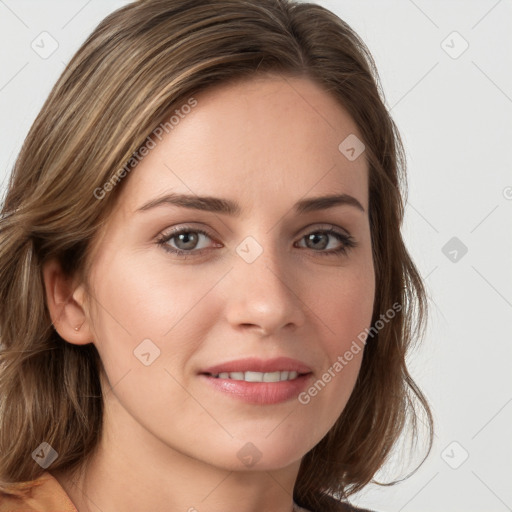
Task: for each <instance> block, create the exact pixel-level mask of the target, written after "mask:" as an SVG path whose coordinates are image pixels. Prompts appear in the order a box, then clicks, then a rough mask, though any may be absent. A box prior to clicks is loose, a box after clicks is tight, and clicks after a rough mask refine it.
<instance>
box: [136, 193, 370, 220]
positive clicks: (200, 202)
mask: <svg viewBox="0 0 512 512" xmlns="http://www.w3.org/2000/svg"><path fill="white" fill-rule="evenodd" d="M163 205H175V206H181V207H182V208H191V209H194V210H202V211H208V212H214V213H224V214H226V215H231V216H240V214H241V213H242V209H241V207H240V205H239V204H238V203H237V202H235V201H232V200H230V199H223V198H220V197H212V196H196V195H188V194H174V193H171V194H166V195H164V196H162V197H159V198H156V199H152V200H151V201H149V202H148V203H146V204H144V205H143V206H141V207H140V208H138V209H137V210H136V211H137V212H143V211H147V210H151V209H153V208H156V207H158V206H163ZM341 205H347V206H353V207H354V208H357V209H358V210H360V211H362V212H364V211H365V209H364V208H363V205H362V204H361V203H360V202H359V201H358V200H357V199H356V198H355V197H353V196H351V195H348V194H334V195H327V196H318V197H310V198H307V199H301V200H300V201H297V203H295V205H294V211H295V213H297V214H305V213H310V212H314V211H319V210H327V209H328V208H333V207H335V206H341Z"/></svg>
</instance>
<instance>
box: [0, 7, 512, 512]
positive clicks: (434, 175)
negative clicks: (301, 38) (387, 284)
mask: <svg viewBox="0 0 512 512" xmlns="http://www.w3.org/2000/svg"><path fill="white" fill-rule="evenodd" d="M125 3H127V2H124V1H113V0H108V1H106V0H89V1H86V0H66V1H56V0H53V1H48V0H45V1H41V0H38V1H28V0H0V52H1V53H0V112H1V118H0V140H1V141H2V146H1V152H0V172H1V175H0V179H1V181H2V185H1V192H2V194H3V193H4V191H5V186H6V180H7V177H8V174H9V172H10V169H11V167H12V165H13V163H14V160H15V157H16V154H17V153H18V151H19V149H20V147H21V144H22V142H23V139H24V137H25V136H26V134H27V132H28V129H29V128H30V125H31V123H32V121H33V120H34V118H35V116H36V114H37V112H38V111H39V109H40V108H41V106H42V104H43V101H44V100H45V98H46V96H47V95H48V93H49V91H50V89H51V87H52V86H53V84H54V82H55V81H56V79H57V77H58V76H59V75H60V73H61V72H62V71H63V69H64V66H65V64H66V63H67V61H68V60H69V59H70V57H71V56H72V55H73V53H74V52H75V51H76V50H77V49H78V47H79V45H80V44H81V43H82V42H83V40H84V39H85V38H86V36H87V35H88V34H89V33H90V32H91V31H92V30H93V29H94V27H95V26H96V25H97V23H98V22H99V21H100V20H101V19H102V18H104V17H105V16H106V15H107V14H108V13H110V12H112V11H113V10H115V9H116V8H117V7H120V6H121V5H124V4H125ZM317 3H320V4H321V5H324V6H325V7H327V8H329V9H331V10H333V11H334V12H335V13H336V14H338V15H339V16H340V17H341V18H342V19H344V20H345V21H347V22H348V24H349V25H351V26H352V27H353V28H354V29H355V30H356V32H358V33H359V35H360V36H361V37H362V38H363V40H364V41H365V42H366V43H367V45H368V46H369V48H370V50H371V52H372V53H373V55H374V57H375V60H376V63H377V66H378V68H379V72H380V76H381V79H382V84H383V87H384V91H385V94H386V100H387V105H388V107H389V108H390V109H391V114H392V116H393V118H394V119H395V121H396V123H397V124H398V127H399V129H400V131H401V134H402V137H403V140H404V143H405V146H406V149H407V156H408V164H409V166H408V169H409V197H408V203H407V210H406V219H405V224H404V228H403V232H404V235H405V237H406V242H407V243H408V247H409V249H410V252H411V254H412V256H413V258H414V260H415V262H416V263H417V265H418V267H419V269H420V271H421V274H422V275H423V277H424V278H425V280H426V285H427V288H428V292H429V295H430V303H431V316H430V323H429V328H428V331H427V334H426V336H425V339H424V341H423V345H422V346H421V348H420V349H419V350H418V351H416V352H415V353H413V354H412V355H411V368H412V372H413V375H414V377H415V378H416V379H417V381H418V383H419V384H420V386H421V387H422V389H423V390H424V391H425V393H426V395H427V397H428V398H429V400H430V401H431V403H432V407H433V410H434V414H435V419H436V424H437V430H436V437H435V445H434V448H433V451H432V454H431V456H430V458H429V459H428V460H427V462H426V463H425V464H424V465H423V466H422V467H421V468H420V469H419V470H418V471H417V472H416V473H415V474H414V475H413V476H411V477H410V478H409V479H408V480H405V481H404V482H402V483H399V484H397V485H396V486H394V487H378V486H369V487H368V488H367V489H365V490H364V491H363V492H361V493H360V494H359V495H357V496H356V497H355V502H356V503H358V504H359V505H360V506H366V507H370V508H375V509H376V510H377V511H379V512H399V511H404V512H413V511H416V512H432V511H433V510H439V511H447V512H459V511H460V512H462V511H464V512H472V511H475V512H476V511H478V512H481V511H484V510H485V511H486V512H502V511H503V512H504V511H507V510H512V436H511V426H512V385H511V383H512V382H511V381H512V378H511V372H510V366H511V365H510V362H511V360H512V348H511V324H512V322H511V319H512V272H511V269H512V265H511V263H512V258H511V256H512V153H511V151H510V148H511V146H512V58H511V55H512V2H511V1H510V0H500V1H496V0H481V1H476V0H472V1H462V0H460V1H440V0H438V1H427V0H415V1H412V0H396V1H377V0H372V1H369V0H366V1H356V0H351V1H343V0H329V1H327V0H324V1H319V2H317ZM45 31H46V32H48V33H49V34H50V36H51V37H49V36H47V35H42V36H41V33H42V32H45ZM454 32H457V34H454ZM43 38H45V39H43ZM52 39H54V40H55V41H56V42H57V43H58V48H57V49H56V51H55V52H54V53H53V54H52V55H50V56H48V58H42V57H41V56H40V55H39V54H38V53H36V51H35V50H34V49H33V48H32V46H34V47H36V48H39V50H38V51H39V52H40V53H42V52H44V51H50V50H51V49H52V47H51V45H52V44H55V43H53V42H52ZM31 45H32V46H31ZM466 45H468V47H467V49H466V50H465V51H463V50H464V48H465V46H466ZM43 57H46V55H43ZM453 237H456V240H455V241H452V242H451V243H450V244H451V245H450V244H449V245H448V246H446V244H447V243H448V242H449V241H450V240H451V239H452V238H453ZM462 244H464V246H466V247H467V253H466V254H463V250H462V248H463V246H462ZM443 248H444V249H443ZM445 253H446V255H445ZM452 260H455V261H452ZM453 443H455V444H453ZM466 456H467V459H466V460H464V458H465V457H466ZM405 459H406V457H405V455H404V452H401V453H398V454H397V456H396V457H395V458H394V459H393V460H394V462H393V461H392V462H391V463H390V464H388V465H387V466H386V467H385V468H384V469H383V471H382V472H381V473H380V475H381V476H382V477H383V478H386V477H389V476H390V475H393V474H396V472H395V473H394V471H396V470H397V468H398V464H395V463H398V462H403V461H404V460H405Z"/></svg>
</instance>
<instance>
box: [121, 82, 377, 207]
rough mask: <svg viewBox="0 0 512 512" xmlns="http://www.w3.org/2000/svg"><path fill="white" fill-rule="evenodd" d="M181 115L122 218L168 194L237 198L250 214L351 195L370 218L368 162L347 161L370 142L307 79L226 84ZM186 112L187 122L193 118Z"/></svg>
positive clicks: (150, 156)
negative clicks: (354, 148) (352, 145)
mask: <svg viewBox="0 0 512 512" xmlns="http://www.w3.org/2000/svg"><path fill="white" fill-rule="evenodd" d="M193 98H194V100H195V101H196V102H197V104H196V106H195V107H194V108H193V109H188V108H187V109H183V111H180V109H179V106H178V107H177V109H175V110H174V111H173V112H172V113H170V115H169V117H170V116H171V115H173V114H175V115H174V117H173V120H174V122H173V127H172V130H170V131H169V130H167V131H168V133H166V132H164V134H163V136H162V137H161V140H159V138H157V137H155V136H151V135H150V137H151V138H152V140H153V141H154V142H155V144H154V145H153V149H151V150H150V151H149V152H148V153H147V154H146V156H144V157H143V158H142V160H141V161H140V163H139V164H138V166H137V167H136V168H135V169H134V170H133V171H132V173H131V174H130V176H129V180H128V181H129V182H128V183H126V184H125V185H126V186H125V187H124V190H123V191H122V194H121V198H120V200H121V202H122V207H123V210H124V211H125V213H126V214H128V213H130V212H134V211H135V210H136V209H137V208H138V207H140V205H141V204H142V202H144V201H147V200H148V199H151V198H154V197H157V196H158V195H162V194H164V193H166V192H170V191H172V192H177V193H188V194H191V193H192V194H197V195H211V196H218V197H230V198H234V199H236V200H237V201H238V202H241V203H242V204H244V205H245V206H246V208H247V209H248V210H250V209H252V208H256V207H257V206H258V205H260V206H261V205H267V206H270V205H272V204H281V205H284V204H285V203H287V202H290V204H291V203H294V202H295V201H297V200H298V199H300V198H302V197H304V196H312V195H321V194H327V193H347V194H351V195H355V196H357V198H358V199H359V201H360V202H361V203H362V204H363V206H364V207H365V209H367V201H368V196H367V162H366V159H365V155H364V153H363V154H362V155H361V156H360V157H359V158H357V159H355V160H353V161H351V160H349V159H348V158H347V157H346V156H345V154H343V153H342V152H341V151H340V148H339V146H340V144H341V143H342V142H343V141H344V140H345V139H346V138H347V137H349V136H352V137H353V136H354V135H355V136H356V137H358V138H359V139H362V137H361V135H360V132H359V130H358V128H357V126H356V124H355V123H354V121H353V120H352V118H351V117H350V116H349V114H348V113H347V111H346V110H345V108H344V107H343V106H342V105H341V104H340V103H339V102H338V101H337V100H336V99H335V98H334V97H332V96H331V94H329V93H328V92H326V91H325V90H324V89H322V88H321V87H320V86H319V85H317V84H316V83H314V82H313V81H311V80H310V79H307V78H297V77H285V76H279V75H277V76H275V75H274V76H272V75H270V76H268V75H267V76H263V77H258V78H251V79H244V80H239V81H237V82H234V83H230V84H223V85H222V86H217V87H215V88H212V89H208V90H206V91H203V92H201V93H200V94H197V95H195V96H194V97H193ZM185 112H186V113H185Z"/></svg>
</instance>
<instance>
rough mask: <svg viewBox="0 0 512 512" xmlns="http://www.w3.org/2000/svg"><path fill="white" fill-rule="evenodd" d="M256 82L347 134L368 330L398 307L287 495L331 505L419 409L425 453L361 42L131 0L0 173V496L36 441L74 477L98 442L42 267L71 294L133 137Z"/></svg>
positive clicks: (400, 263) (323, 14)
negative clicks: (360, 146) (362, 243)
mask: <svg viewBox="0 0 512 512" xmlns="http://www.w3.org/2000/svg"><path fill="white" fill-rule="evenodd" d="M262 73H274V74H280V75H281V76H283V77H286V76H300V77H306V78H309V79H311V80H313V81H315V83H317V84H319V85H320V86H322V87H323V88H324V90H325V91H327V92H328V93H329V94H331V95H333V96H334V97H335V98H336V99H337V100H338V101H339V103H340V104H341V105H343V106H344V108H345V109H346V110H347V111H348V112H349V114H350V115H351V116H352V118H353V120H354V121H355V123H356V124H357V126H358V128H359V130H360V132H361V135H362V137H363V140H364V144H365V146H366V150H365V155H366V158H367V159H368V162H369V172H370V174H369V205H370V206H369V208H370V211H369V216H370V227H371V236H372V250H373V259H374V265H375V272H376V283H375V284H376V295H375V302H374V304H375V306H374V312H373V318H372V325H374V324H375V323H376V322H378V321H379V319H380V318H381V314H382V313H383V312H385V311H388V310H390V309H392V308H393V304H397V303H398V304H400V305H401V306H402V307H401V308H400V310H399V311H396V314H395V315H394V317H393V319H392V320H390V321H388V322H386V323H385V325H384V326H383V327H382V328H380V329H378V332H375V333H374V335H373V336H371V337H370V338H369V339H368V343H367V345H366V348H365V351H364V356H363V361H362V366H361V370H360V373H359V376H358V379H357V382H356V385H355V388H354V390H353V393H352V395H351V397H350V399H349V402H348V404H347V406H346V408H345V409H344V411H343V413H342V414H341V416H340V418H339V419H338V420H337V422H336V423H335V425H334V426H333V428H332V429H331V430H330V431H329V432H328V433H327V435H326V436H325V437H324V438H323V439H322V441H321V442H320V443H319V444H318V445H317V446H315V447H314V448H313V449H312V450H311V451H310V452H308V453H307V454H306V455H305V456H304V458H303V460H302V463H301V467H300V470H299V474H298V478H297V481H296V484H295V488H294V498H295V500H296V501H297V503H299V504H301V505H302V506H304V507H306V508H310V509H311V510H317V509H320V508H323V509H325V510H341V508H340V507H341V503H340V502H338V501H337V500H333V499H332V498H329V495H331V496H337V497H338V498H341V499H345V498H346V497H347V496H349V495H350V494H352V493H354V492H356V491H358V490H360V489H361V488H362V487H363V486H365V485H366V484H367V483H369V482H370V481H371V480H372V478H373V477H374V475H375V473H376V472H377V470H378V469H379V468H380V467H381V466H382V465H383V464H384V462H385V461H386V460H387V459H388V457H389V454H390V451H391V449H392V447H393V446H394V445H395V442H396V441H397V439H398V438H399V436H400V434H401V432H402V431H403V430H404V428H405V426H406V425H408V424H410V425H411V426H412V432H413V434H414V433H415V432H416V429H417V427H418V419H419V418H420V414H422V415H423V416H424V418H425V423H426V425H427V427H428V434H429V436H428V437H429V439H428V441H429V444H428V447H427V453H428V451H430V448H431V446H432V435H433V420H432V415H431V412H430V410H429V407H428V403H427V401H426V399H425V398H424V396H423V395H422V393H421V391H420V390H419V389H418V387H417V386H416V385H415V383H414V381H413V379H412V378H411V376H410V374H409V372H408V370H407V367H406V362H405V356H406V353H407V351H408V349H409V348H410V345H411V344H412V343H414V342H415V341H416V340H417V339H418V338H419V337H420V335H421V333H422V331H423V328H424V326H425V319H426V312H427V299H426V293H425V289H424V286H423V283H422V280H421V277H420V275H419V273H418V271H417V269H416V267H415V266H414V264H413V262H412V260H411V258H410V256H409V253H408V251H407V249H406V247H405V245H404V242H403V239H402V236H401V233H400V227H401V223H402V219H403V214H404V202H405V194H406V174H405V168H406V162H405V154H404V150H403V146H402V142H401V139H400V136H399V133H398V130H397V128H396V125H395V124H394V122H393V120H392V119H391V117H390V115H389V113H388V111H387V109H386V107H385V104H384V99H383V98H384V95H383V93H382V88H381V85H380V80H379V76H378V73H377V69H376V67H375V63H374V61H373V59H372V56H371V54H370V52H369V51H368V49H367V48H366V46H365V44H364V43H363V42H362V41H361V39H360V38H359V36H358V35H357V34H356V33H355V32H354V31H353V30H352V29H351V28H350V27H349V26H348V25H347V24H346V23H345V22H344V21H342V20H341V19H340V18H338V17H337V16H336V15H334V14H333V13H332V12H330V11H328V10H327V9H325V8H323V7H321V6H319V5H315V4H311V3H302V2H300V1H293V0H257V1H256V0H172V1H171V0H146V1H138V2H133V3H131V4H129V5H126V6H125V7H122V8H120V9H118V10H117V11H115V12H114V13H112V14H110V15H109V16H108V17H107V18H105V19H104V20H103V21H102V22H101V23H100V24H99V26H98V27H97V28H96V29H95V30H94V32H93V33H92V34H91V35H90V37H89V38H88V39H87V40H86V41H85V43H84V44H83V45H82V46H81V48H80V49H79V50H78V52H77V53H76V55H75V56H74V57H73V58H72V60H71V62H70V63H69V64H68V66H67V67H66V69H65V70H64V72H63V74H62V76H61V77H60V78H59V80H58V81H57V83H56V85H55V86H54V88H53V90H52V91H51V93H50V95H49V97H48V99H47V100H46V102H45V104H44V106H43V108H42V110H41V112H40V114H39V115H38V117H37V118H36V120H35V122H34V124H33V126H32V127H31V129H30V132H29V134H28V136H27V138H26V140H25V142H24V145H23V147H22V150H21V152H20V154H19V157H18V159H17V161H16V163H15V166H14V169H13V172H12V175H11V179H10V182H9V187H8V191H7V194H6V197H5V201H4V204H3V208H2V217H1V219H0V303H1V304H2V307H1V308H0V332H1V338H0V339H1V351H0V490H2V491H4V492H9V491H10V492H13V491H12V487H11V490H10V486H9V484H12V483H15V482H24V481H31V480H34V479H36V478H38V477H39V476H41V474H42V472H43V471H44V470H43V468H42V467H40V466H39V465H38V464H37V463H36V462H35V461H34V460H33V458H32V456H31V454H32V452H33V451H34V449H35V448H36V447H37V446H38V445H39V444H40V443H41V442H43V441H44V442H47V443H49V444H50V445H51V446H52V447H53V448H54V449H55V450H56V451H57V452H58V454H59V457H58V458H57V459H56V460H55V462H54V463H53V464H52V466H51V469H52V470H55V471H59V470H64V469H67V470H70V471H73V470H74V469H76V468H79V467H80V466H81V464H82V463H83V462H84V461H86V460H87V458H88V457H89V456H90V455H91V454H92V452H93V451H94V448H95V447H96V446H97V445H98V441H99V438H100V436H101V428H102V418H103V402H102V389H101V386H100V381H99V372H100V371H101V361H100V359H99V355H98V352H97V350H96V348H95V346H94V344H92V343H91V344H89V345H85V346H76V345H73V344H71V343H67V342H65V341H64V340H63V339H62V338H61V337H60V336H59V335H58V334H57V332H56V331H55V330H54V329H53V326H52V322H51V319H50V315H49V312H48V308H47V305H46V298H45V289H44V282H43V279H42V271H41V269H42V265H43V263H44V262H46V261H47V260H49V259H50V258H57V259H58V261H59V262H60V263H61V265H62V267H63V269H64V271H65V272H66V273H67V274H68V275H69V276H79V277H80V279H81V280H82V282H84V283H86V282H87V275H88V267H87V265H88V264H89V263H90V255H91V254H90V250H91V241H93V240H94V239H95V234H96V233H97V232H98V229H99V227H100V226H101V223H102V222H103V221H104V220H105V219H106V218H107V217H108V215H109V212H111V210H112V208H113V206H114V204H115V200H116V198H117V197H118V196H119V192H120V190H121V189H122V186H123V183H124V182H125V181H126V180H127V179H129V176H125V175H126V174H127V173H128V172H129V169H130V168H131V167H130V166H133V162H134V158H133V155H134V154H137V152H138V150H139V149H140V148H141V147H143V146H144V144H147V137H148V135H149V134H151V133H152V132H153V130H155V128H156V127H157V126H159V125H160V124H161V123H162V122H165V121H166V120H167V119H168V118H169V115H170V113H172V112H173V111H175V109H176V108H179V107H181V106H182V105H185V104H187V102H188V101H190V98H191V97H193V95H194V94H197V93H198V92H200V91H202V90H205V89H208V88H211V87H213V86H214V85H217V84H223V83H226V82H228V81H232V80H237V79H243V78H250V77H253V76H255V75H256V74H262ZM340 142H341V141H340ZM130 162H132V163H131V164H129V163H130ZM127 164H129V165H128V167H127ZM127 169H128V171H127ZM116 183H117V184H116ZM106 184H110V185H106ZM112 184H116V186H112ZM98 191H100V192H101V193H99V192H98ZM381 323H383V322H382V321H381Z"/></svg>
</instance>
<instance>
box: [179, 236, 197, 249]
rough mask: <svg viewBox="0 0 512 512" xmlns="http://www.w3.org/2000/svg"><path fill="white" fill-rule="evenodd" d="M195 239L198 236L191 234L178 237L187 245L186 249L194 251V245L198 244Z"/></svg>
mask: <svg viewBox="0 0 512 512" xmlns="http://www.w3.org/2000/svg"><path fill="white" fill-rule="evenodd" d="M195 237H196V235H195V234H191V233H181V234H180V235H178V238H179V240H180V242H184V243H185V245H186V247H184V249H192V248H193V247H194V245H195V244H196V242H197V241H196V240H195ZM187 244H188V245H187Z"/></svg>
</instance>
